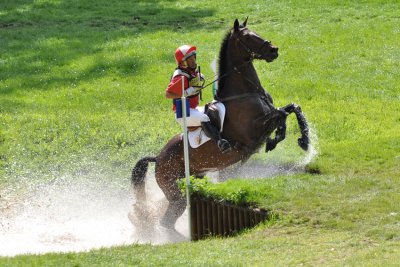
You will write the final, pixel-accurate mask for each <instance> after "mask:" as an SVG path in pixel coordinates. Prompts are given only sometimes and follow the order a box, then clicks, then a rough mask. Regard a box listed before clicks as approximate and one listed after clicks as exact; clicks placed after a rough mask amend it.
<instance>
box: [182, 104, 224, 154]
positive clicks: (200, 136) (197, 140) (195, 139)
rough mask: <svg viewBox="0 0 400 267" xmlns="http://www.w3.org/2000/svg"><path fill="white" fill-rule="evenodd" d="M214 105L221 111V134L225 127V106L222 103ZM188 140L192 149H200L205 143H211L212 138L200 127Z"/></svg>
mask: <svg viewBox="0 0 400 267" xmlns="http://www.w3.org/2000/svg"><path fill="white" fill-rule="evenodd" d="M214 105H215V106H217V108H218V111H219V117H220V120H221V132H222V129H223V125H224V118H225V106H224V104H222V103H220V102H217V103H214ZM182 137H183V135H182ZM188 139H189V144H190V146H191V147H192V148H198V147H199V146H201V145H202V144H204V143H205V142H207V141H209V140H210V139H211V138H210V137H208V136H207V135H206V134H205V133H204V131H203V129H202V128H201V127H199V128H197V129H196V130H194V131H191V132H189V133H188Z"/></svg>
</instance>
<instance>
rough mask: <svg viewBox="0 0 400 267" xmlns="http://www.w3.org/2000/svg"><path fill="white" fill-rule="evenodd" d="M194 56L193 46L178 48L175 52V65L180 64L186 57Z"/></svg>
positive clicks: (194, 48)
mask: <svg viewBox="0 0 400 267" xmlns="http://www.w3.org/2000/svg"><path fill="white" fill-rule="evenodd" d="M193 55H196V47H195V46H193V45H182V46H180V47H178V48H177V49H176V51H175V60H176V63H178V64H180V63H181V62H182V61H184V60H186V59H187V58H188V57H191V56H193Z"/></svg>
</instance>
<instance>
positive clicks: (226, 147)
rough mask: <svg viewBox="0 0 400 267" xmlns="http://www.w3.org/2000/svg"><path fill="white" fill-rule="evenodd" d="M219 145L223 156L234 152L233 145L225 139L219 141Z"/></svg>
mask: <svg viewBox="0 0 400 267" xmlns="http://www.w3.org/2000/svg"><path fill="white" fill-rule="evenodd" d="M217 144H218V148H219V150H220V151H221V152H222V154H225V153H227V152H229V151H231V150H232V147H231V145H230V144H229V142H228V141H226V140H225V139H220V140H218V143H217Z"/></svg>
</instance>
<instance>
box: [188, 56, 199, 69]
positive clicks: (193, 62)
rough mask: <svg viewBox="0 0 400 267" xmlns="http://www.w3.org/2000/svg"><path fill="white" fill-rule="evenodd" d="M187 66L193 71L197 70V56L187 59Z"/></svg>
mask: <svg viewBox="0 0 400 267" xmlns="http://www.w3.org/2000/svg"><path fill="white" fill-rule="evenodd" d="M186 62H187V65H188V67H189V68H191V69H195V68H197V64H196V55H193V56H190V57H188V58H187V59H186Z"/></svg>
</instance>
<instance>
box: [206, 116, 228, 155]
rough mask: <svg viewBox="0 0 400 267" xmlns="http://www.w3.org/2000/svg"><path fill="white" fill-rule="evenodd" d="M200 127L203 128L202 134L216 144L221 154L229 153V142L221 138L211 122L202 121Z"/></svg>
mask: <svg viewBox="0 0 400 267" xmlns="http://www.w3.org/2000/svg"><path fill="white" fill-rule="evenodd" d="M201 127H202V128H203V131H204V133H205V134H206V135H207V136H208V137H210V138H211V139H212V140H214V141H215V142H216V143H217V145H218V148H219V150H220V151H221V152H222V153H226V152H229V151H231V149H232V148H231V145H230V144H229V142H228V141H227V140H225V139H223V138H221V135H220V133H219V131H218V129H217V128H216V127H215V126H214V125H212V124H211V122H209V121H204V122H202V123H201Z"/></svg>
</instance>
